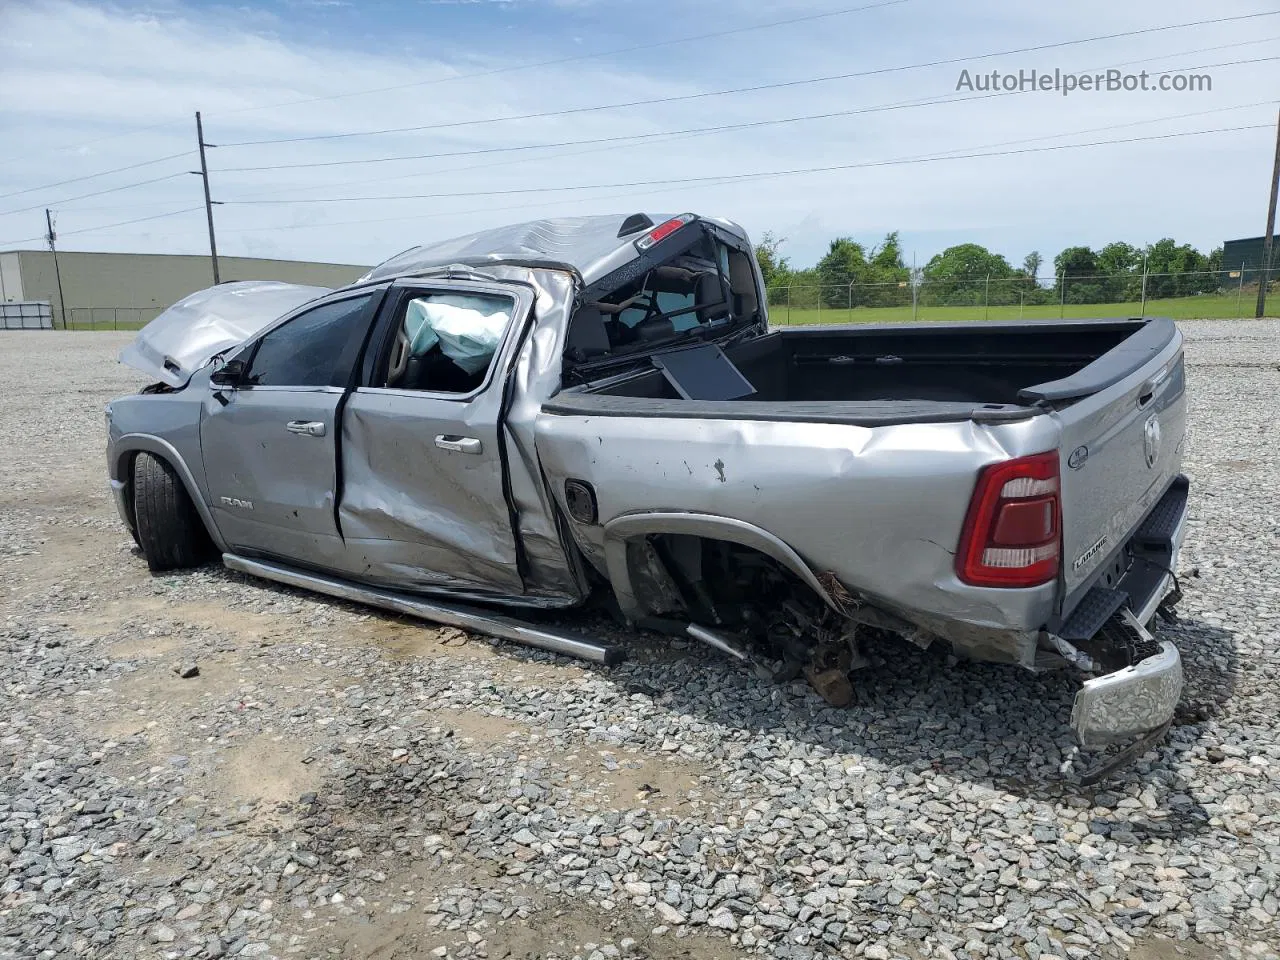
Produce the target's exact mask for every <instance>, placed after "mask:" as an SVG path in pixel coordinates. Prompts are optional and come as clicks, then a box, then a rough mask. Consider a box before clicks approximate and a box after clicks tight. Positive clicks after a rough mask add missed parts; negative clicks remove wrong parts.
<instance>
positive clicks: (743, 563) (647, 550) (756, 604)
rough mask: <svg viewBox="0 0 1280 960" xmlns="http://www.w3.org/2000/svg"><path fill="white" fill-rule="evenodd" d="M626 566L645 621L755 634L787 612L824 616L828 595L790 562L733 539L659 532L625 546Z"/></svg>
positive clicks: (798, 614) (633, 539) (809, 617)
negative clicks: (687, 622)
mask: <svg viewBox="0 0 1280 960" xmlns="http://www.w3.org/2000/svg"><path fill="white" fill-rule="evenodd" d="M627 565H628V568H629V570H630V573H631V583H632V589H633V590H634V592H635V595H636V599H637V601H638V602H639V604H640V608H641V614H642V617H643V616H645V615H647V616H650V617H667V618H671V617H675V618H687V619H689V620H690V621H692V622H694V623H701V624H705V625H715V626H723V627H725V628H726V629H730V630H744V631H747V632H755V631H756V630H757V629H758V628H760V627H761V625H762V623H763V621H764V620H765V619H767V618H768V611H770V610H773V611H774V612H776V611H778V610H781V609H783V608H784V607H785V608H786V609H787V610H788V612H790V613H791V614H793V615H795V616H798V617H800V618H802V619H805V620H813V621H816V620H821V619H824V618H825V615H826V614H827V612H829V611H830V609H831V608H830V607H829V605H828V604H827V601H826V598H825V597H823V596H822V595H820V594H819V593H818V592H817V591H816V590H814V589H813V588H812V587H811V586H810V584H808V583H806V582H805V581H804V580H803V579H801V578H800V577H799V576H797V575H796V574H795V572H793V571H792V570H791V569H789V568H788V567H787V565H786V564H784V563H782V562H781V561H779V560H778V559H777V558H775V557H772V556H770V555H769V554H767V553H765V552H764V551H762V550H759V549H757V548H755V547H752V546H747V545H745V544H742V543H737V542H735V541H733V540H725V539H718V538H715V537H703V536H697V535H691V534H680V533H657V534H650V535H648V536H644V537H634V538H632V539H630V540H628V541H627Z"/></svg>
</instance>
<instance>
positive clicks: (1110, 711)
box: [1071, 640, 1182, 749]
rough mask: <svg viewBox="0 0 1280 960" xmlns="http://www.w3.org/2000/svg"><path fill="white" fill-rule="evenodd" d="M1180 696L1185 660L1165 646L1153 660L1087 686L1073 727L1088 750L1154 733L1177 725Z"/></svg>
mask: <svg viewBox="0 0 1280 960" xmlns="http://www.w3.org/2000/svg"><path fill="white" fill-rule="evenodd" d="M1180 696H1182V658H1181V657H1180V656H1178V648H1177V647H1175V646H1174V645H1173V644H1172V643H1169V642H1168V641H1167V640H1164V641H1161V642H1160V650H1159V652H1158V653H1156V654H1155V655H1154V656H1150V657H1147V659H1145V660H1140V661H1138V662H1137V663H1135V664H1134V665H1133V666H1131V667H1125V668H1124V669H1123V670H1117V671H1116V672H1115V673H1108V674H1107V675H1106V676H1102V677H1096V678H1094V679H1093V680H1087V681H1085V684H1084V687H1083V688H1082V689H1081V691H1080V692H1079V693H1078V694H1076V702H1075V706H1074V707H1073V708H1072V710H1071V727H1072V729H1073V730H1075V732H1076V737H1077V738H1078V739H1079V740H1080V745H1081V746H1082V747H1085V748H1088V749H1094V748H1098V747H1105V746H1106V745H1108V744H1111V743H1117V742H1119V741H1123V740H1130V739H1132V738H1134V737H1139V736H1141V735H1143V734H1145V733H1150V732H1151V731H1153V730H1157V729H1159V728H1160V727H1162V726H1164V725H1165V724H1167V723H1168V722H1169V721H1170V720H1172V719H1173V711H1174V708H1175V707H1177V705H1178V698H1179V697H1180Z"/></svg>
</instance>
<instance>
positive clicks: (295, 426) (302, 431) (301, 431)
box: [284, 420, 325, 437]
mask: <svg viewBox="0 0 1280 960" xmlns="http://www.w3.org/2000/svg"><path fill="white" fill-rule="evenodd" d="M284 428H285V429H286V430H288V431H289V432H290V433H296V434H298V435H299V436H301V437H323V436H324V433H325V428H324V421H323V420H290V421H289V422H288V423H286V424H285V426H284Z"/></svg>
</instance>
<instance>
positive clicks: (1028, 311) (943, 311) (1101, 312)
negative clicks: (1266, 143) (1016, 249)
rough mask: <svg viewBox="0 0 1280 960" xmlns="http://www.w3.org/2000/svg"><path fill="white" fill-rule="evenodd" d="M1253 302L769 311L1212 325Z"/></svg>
mask: <svg viewBox="0 0 1280 960" xmlns="http://www.w3.org/2000/svg"><path fill="white" fill-rule="evenodd" d="M1253 304H1254V299H1253V297H1243V298H1237V297H1236V296H1235V295H1234V294H1210V295H1205V296H1198V297H1177V298H1171V299H1167V300H1148V301H1147V305H1146V309H1145V310H1143V308H1142V304H1141V303H1134V302H1128V303H1080V304H1076V303H1068V304H1065V305H1059V304H1056V303H1049V304H1036V305H1028V306H1025V307H1018V306H1016V305H1015V306H1007V307H1006V306H996V307H988V308H985V309H984V308H983V307H973V306H970V307H920V308H919V309H918V310H917V311H916V313H915V316H914V317H913V316H912V310H911V305H910V304H907V305H906V306H901V307H854V308H853V309H852V310H848V309H843V310H828V309H826V308H823V309H822V310H814V309H807V310H802V309H799V308H791V309H790V310H788V308H787V306H786V305H785V304H773V305H771V306H770V307H769V322H770V323H772V324H774V325H777V326H799V325H805V324H818V323H907V322H910V321H911V320H913V319H914V320H934V321H939V322H947V321H951V322H954V321H959V320H1015V321H1016V320H1057V319H1060V318H1061V319H1066V320H1086V319H1093V318H1102V317H1136V316H1139V315H1144V316H1148V317H1173V318H1174V319H1176V320H1202V319H1203V320H1212V319H1231V318H1237V317H1252V316H1253Z"/></svg>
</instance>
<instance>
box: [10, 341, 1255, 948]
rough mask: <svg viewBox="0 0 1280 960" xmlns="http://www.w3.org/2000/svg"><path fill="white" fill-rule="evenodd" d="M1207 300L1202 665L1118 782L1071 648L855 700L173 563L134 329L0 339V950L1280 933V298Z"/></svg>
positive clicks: (883, 673) (1199, 440)
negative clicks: (1081, 783)
mask: <svg viewBox="0 0 1280 960" xmlns="http://www.w3.org/2000/svg"><path fill="white" fill-rule="evenodd" d="M1184 329H1185V330H1186V331H1187V334H1188V338H1189V343H1188V349H1187V353H1188V360H1189V388H1190V390H1191V392H1192V400H1193V404H1194V406H1193V412H1192V427H1191V431H1192V432H1191V436H1190V441H1189V447H1188V464H1187V466H1188V472H1189V473H1190V475H1191V477H1192V480H1193V483H1194V499H1193V505H1192V511H1193V512H1192V522H1191V527H1190V530H1191V533H1190V537H1189V541H1188V544H1187V547H1186V549H1185V552H1184V555H1183V558H1182V570H1181V574H1182V577H1183V580H1184V583H1185V585H1186V592H1187V599H1186V602H1185V605H1184V607H1183V608H1182V609H1183V611H1184V613H1185V618H1184V619H1183V621H1182V622H1181V623H1179V624H1178V625H1176V626H1173V627H1169V628H1165V629H1164V631H1163V632H1164V634H1165V635H1167V636H1168V637H1170V638H1171V639H1173V640H1175V641H1176V642H1177V643H1178V645H1179V646H1180V648H1181V650H1182V652H1183V657H1184V660H1185V663H1186V667H1187V672H1188V685H1187V692H1186V697H1185V700H1184V704H1183V707H1182V708H1181V710H1180V712H1179V716H1178V720H1177V724H1176V726H1175V728H1174V729H1173V730H1172V732H1171V733H1170V735H1169V737H1168V739H1167V741H1166V742H1165V743H1163V744H1162V745H1161V746H1160V747H1159V748H1158V749H1157V750H1154V751H1153V752H1151V753H1149V754H1147V755H1146V756H1145V757H1144V758H1143V759H1142V760H1141V761H1140V762H1138V763H1137V764H1136V765H1135V766H1133V767H1131V768H1130V769H1128V770H1127V771H1125V772H1124V773H1123V774H1122V775H1120V776H1118V777H1117V778H1115V779H1113V780H1111V781H1109V782H1107V783H1105V784H1103V785H1100V786H1098V787H1095V788H1091V789H1082V788H1079V787H1075V786H1073V785H1071V783H1070V782H1069V781H1068V780H1067V779H1065V778H1064V777H1063V776H1062V775H1061V774H1060V773H1059V768H1060V766H1061V764H1062V763H1063V761H1064V759H1065V758H1066V757H1067V755H1068V753H1069V750H1070V746H1071V735H1070V732H1069V730H1068V728H1067V718H1068V715H1069V710H1070V702H1071V697H1072V695H1073V692H1074V689H1073V686H1072V683H1071V682H1070V679H1069V678H1067V677H1061V676H1049V677H1035V676H1031V675H1029V674H1026V673H1023V672H1019V671H1017V670H1014V669H1012V668H1002V667H994V666H988V665H972V664H956V663H953V662H949V661H948V658H947V657H946V656H945V654H943V653H941V652H936V651H933V650H930V651H924V652H922V651H919V650H916V649H915V648H911V647H907V646H905V645H904V646H902V647H900V648H899V647H894V648H892V649H886V650H884V651H882V653H881V655H880V658H879V659H878V661H877V662H876V664H875V665H874V666H873V667H872V668H871V669H870V670H869V671H868V672H867V673H865V674H862V675H861V678H862V682H861V688H860V696H859V700H858V702H857V703H856V704H855V706H853V707H851V708H848V709H844V710H836V709H832V708H829V707H827V706H825V705H824V704H823V703H822V702H821V701H820V700H818V699H817V698H816V697H815V696H814V695H812V694H811V693H810V692H809V691H808V690H807V689H806V688H805V687H804V686H803V685H788V686H771V685H768V684H765V683H763V682H761V681H759V680H757V679H755V678H753V677H752V676H749V675H747V674H746V673H744V672H743V671H741V670H739V669H737V668H735V666H734V664H733V663H730V662H726V661H725V660H724V659H721V658H719V657H717V656H715V655H713V654H711V653H709V652H707V651H704V650H701V649H688V648H685V647H683V646H682V645H680V644H670V645H665V644H652V643H646V644H643V645H641V646H640V647H639V649H638V650H637V651H636V656H635V658H634V659H633V660H632V661H631V662H629V663H627V664H625V665H623V666H620V667H615V668H612V669H606V668H597V667H593V666H588V665H583V664H579V663H575V662H572V661H568V660H564V659H560V658H556V657H552V656H550V655H545V654H540V653H536V652H531V651H527V650H523V649H520V648H516V647H512V646H509V645H505V644H498V643H494V642H491V641H487V640H485V639H482V638H476V637H470V636H467V635H465V634H462V633H460V632H458V631H454V630H448V629H433V628H430V627H424V626H422V625H421V624H417V623H413V622H410V621H406V620H400V619H396V618H394V617H388V616H383V615H380V614H377V613H370V612H369V611H367V610H362V609H360V608H358V607H355V606H351V605H347V604H342V603H337V602H332V601H329V600H326V599H323V598H316V597H311V596H307V595H303V594H300V593H296V592H292V591H289V590H286V589H282V588H277V587H274V586H272V585H270V584H266V583H263V582H256V581H252V580H249V579H247V578H242V577H239V576H237V575H234V574H231V573H229V572H227V571H225V570H223V569H221V568H219V567H206V568H204V569H201V570H198V571H194V572H190V573H185V574H182V575H172V576H162V577H158V578H153V577H151V576H149V575H148V573H147V571H146V566H145V564H144V563H143V561H142V559H141V557H140V556H139V555H138V553H137V551H136V549H135V548H134V546H133V543H132V541H131V540H130V538H129V536H128V534H127V533H126V532H125V531H124V529H123V528H122V527H121V526H120V524H119V522H118V521H117V520H116V518H115V516H114V513H113V510H112V507H111V504H110V502H109V500H108V498H107V496H106V493H105V484H104V479H103V477H104V471H103V464H102V444H103V424H102V414H101V411H102V406H103V403H104V402H105V401H106V400H107V399H109V398H110V397H112V396H113V395H117V394H120V393H124V392H128V391H130V390H132V389H134V388H136V387H137V386H138V385H139V383H138V381H137V380H136V379H135V378H134V376H133V374H132V373H131V372H130V371H129V370H127V369H126V368H123V367H120V366H118V365H117V364H115V363H114V361H113V359H112V358H113V356H114V353H115V351H116V349H117V348H118V347H119V346H121V345H122V344H123V343H125V342H126V340H127V337H126V336H125V335H113V334H92V333H72V334H64V333H11V334H0V384H3V385H4V386H3V388H2V389H0V395H2V396H3V398H4V401H5V403H4V407H3V410H2V411H0V443H2V444H3V447H4V451H5V453H4V456H3V457H2V458H0V684H2V685H3V696H0V957H10V956H12V957H36V956H39V957H104V958H105V957H121V958H123V957H130V958H132V957H221V956H239V957H292V956H297V957H317V958H327V957H335V956H341V957H355V958H366V957H367V958H374V957H378V958H410V957H412V958H418V957H455V958H467V957H475V958H502V957H530V958H533V957H538V958H553V957H554V958H569V957H578V958H582V960H602V958H613V957H654V958H657V957H685V956H688V957H710V958H713V960H715V958H728V957H738V956H767V957H779V958H795V960H804V958H811V957H818V956H844V957H867V958H889V957H894V958H897V957H906V958H920V957H947V958H976V957H1033V958H1034V957H1058V958H1085V957H1121V956H1126V955H1128V956H1133V957H1137V958H1145V960H1154V958H1171V957H1180V956H1189V957H1193V958H1207V957H1221V956H1232V957H1237V956H1246V957H1254V956H1256V957H1277V956H1280V954H1277V948H1280V925H1278V924H1277V919H1276V917H1277V911H1278V910H1280V826H1278V817H1280V735H1278V733H1277V713H1278V708H1280V687H1278V686H1277V681H1278V680H1280V655H1278V654H1277V652H1276V646H1277V639H1278V637H1277V633H1278V628H1280V620H1278V619H1277V618H1278V616H1280V552H1278V551H1277V533H1278V532H1280V526H1278V524H1280V485H1277V483H1276V480H1275V477H1276V475H1277V473H1280V456H1278V455H1277V452H1276V433H1277V426H1276V424H1277V422H1280V328H1277V327H1276V325H1275V324H1274V323H1254V322H1245V321H1229V322H1202V323H1187V324H1184ZM191 667H195V668H197V669H198V674H197V675H195V676H190V677H187V678H183V677H182V676H180V675H179V674H180V672H181V673H190V672H191V670H190V668H191ZM175 668H178V669H175Z"/></svg>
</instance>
